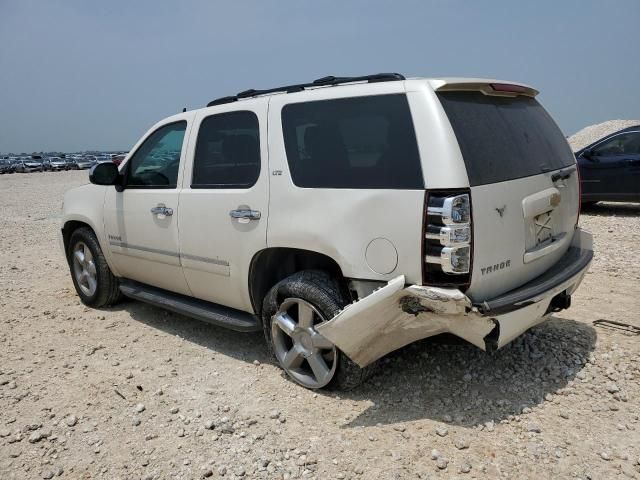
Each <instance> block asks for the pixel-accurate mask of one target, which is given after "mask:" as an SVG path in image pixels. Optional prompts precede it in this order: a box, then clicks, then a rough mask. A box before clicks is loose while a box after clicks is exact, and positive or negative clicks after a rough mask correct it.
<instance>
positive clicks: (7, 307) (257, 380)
mask: <svg viewBox="0 0 640 480" xmlns="http://www.w3.org/2000/svg"><path fill="white" fill-rule="evenodd" d="M86 179H87V173H86V172H61V173H33V174H15V175H5V176H2V177H0V245H1V248H0V292H1V294H2V295H1V296H0V478H1V479H13V478H21V479H22V478H29V479H31V478H35V479H38V478H45V479H49V478H57V476H59V477H60V478H63V479H64V478H69V479H79V478H82V479H85V478H87V479H88V478H105V479H130V478H131V479H140V478H142V479H168V478H185V479H187V478H188V479H197V478H202V477H210V478H225V479H227V478H240V477H243V478H318V479H325V478H357V479H360V478H366V479H387V478H389V479H391V478H393V479H395V478H399V479H404V478H433V479H437V478H492V479H493V478H517V479H522V478H536V479H544V478H554V479H555V478H581V479H594V480H595V479H610V478H640V397H639V394H640V345H639V340H640V336H632V335H629V334H625V333H624V332H622V331H619V330H612V329H605V328H602V327H599V326H594V325H593V324H592V322H593V321H594V320H597V319H608V320H615V321H620V322H628V323H632V324H635V325H638V326H640V314H639V313H638V312H639V310H640V246H639V245H640V206H639V205H635V206H634V205H606V206H598V207H594V208H593V209H591V211H589V212H588V213H586V214H583V215H582V217H581V222H582V224H583V225H584V226H585V227H586V228H587V229H589V230H590V231H592V232H593V233H594V236H595V241H596V249H597V257H596V260H595V261H594V264H593V266H592V268H591V272H590V273H589V274H588V275H587V277H586V280H585V282H584V284H583V286H582V287H581V289H580V290H579V291H578V293H577V294H576V295H575V296H574V299H573V302H574V303H573V307H572V308H571V309H570V310H566V311H563V312H561V313H560V314H559V315H557V316H555V317H554V318H552V319H551V320H549V321H548V322H546V323H544V324H542V325H541V326H539V327H537V328H535V329H534V330H532V331H530V332H529V333H527V334H526V335H524V336H522V337H521V338H519V339H517V340H516V341H515V342H513V343H512V344H511V345H510V346H508V347H506V348H504V349H503V350H501V351H500V352H498V353H497V354H496V355H495V356H493V357H491V356H488V355H486V354H484V353H483V352H481V351H479V350H477V349H475V348H474V347H471V346H466V345H446V344H443V343H441V342H433V341H425V342H421V343H420V344H416V345H412V346H410V347H408V348H405V349H403V350H402V351H400V352H396V353H394V354H392V355H391V356H389V357H388V358H387V359H385V360H384V361H383V365H382V368H381V369H380V373H379V374H378V375H377V376H375V377H374V378H372V379H371V380H370V381H369V382H367V383H366V384H365V385H364V386H363V387H361V388H359V389H357V390H356V391H353V392H348V393H339V394H336V393H335V392H333V393H331V392H330V393H327V392H317V393H314V392H311V391H307V390H304V389H302V388H300V387H298V386H296V385H294V384H293V383H292V382H290V381H288V380H287V379H286V378H284V377H283V375H282V374H281V372H280V370H279V369H278V368H277V367H276V366H275V365H274V364H273V363H272V361H271V359H270V358H268V357H267V355H266V349H265V347H264V346H263V339H262V337H261V335H259V334H238V333H234V332H230V331H226V330H223V329H220V328H216V327H213V326H210V325H207V324H202V323H199V322H197V321H194V320H190V319H187V318H184V317H181V316H179V315H174V314H171V313H167V312H164V311H162V310H160V309H157V308H154V307H150V306H147V305H144V304H141V303H136V302H131V301H128V302H125V303H122V304H121V305H118V306H117V308H113V309H108V310H103V311H96V310H90V309H88V308H85V307H84V306H83V305H81V304H80V302H79V300H78V297H77V296H76V295H75V292H74V290H73V286H72V283H71V279H70V277H69V274H68V270H67V266H66V263H65V261H64V259H63V256H62V253H61V251H60V249H59V245H58V241H57V236H56V234H57V230H58V222H59V215H60V204H61V200H62V194H63V192H64V191H65V190H66V189H68V188H70V187H73V186H75V185H79V184H81V183H84V182H86Z"/></svg>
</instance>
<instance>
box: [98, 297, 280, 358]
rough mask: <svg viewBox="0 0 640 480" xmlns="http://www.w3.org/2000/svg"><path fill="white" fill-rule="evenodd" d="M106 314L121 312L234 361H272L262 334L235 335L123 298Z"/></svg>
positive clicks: (210, 325)
mask: <svg viewBox="0 0 640 480" xmlns="http://www.w3.org/2000/svg"><path fill="white" fill-rule="evenodd" d="M109 310H111V311H119V310H124V311H126V312H128V313H129V315H131V318H132V319H133V320H135V321H137V322H140V323H143V324H145V325H147V326H149V327H151V328H154V329H157V330H161V331H163V332H164V333H167V334H169V335H173V336H177V337H180V338H182V339H184V340H186V341H188V342H191V343H194V344H196V345H200V346H202V347H204V348H207V349H208V350H211V351H212V352H216V353H220V354H222V355H226V356H228V357H231V358H235V359H237V360H242V361H244V362H253V361H254V360H258V361H260V362H262V363H265V362H269V361H271V359H270V356H269V355H268V352H267V349H266V346H265V342H264V335H263V334H262V332H236V331H233V330H229V329H228V328H224V327H220V326H217V325H212V324H210V323H206V322H203V321H200V320H196V319H193V318H190V317H186V316H184V315H180V314H177V313H173V312H170V311H167V310H165V309H163V308H160V307H156V306H153V305H149V304H147V303H144V302H139V301H135V300H130V299H126V298H125V299H124V300H123V301H122V302H120V303H118V304H117V305H115V306H114V307H110V308H109Z"/></svg>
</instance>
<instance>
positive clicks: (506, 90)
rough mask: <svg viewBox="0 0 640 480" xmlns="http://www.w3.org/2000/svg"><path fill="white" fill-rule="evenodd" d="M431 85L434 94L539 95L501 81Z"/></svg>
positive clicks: (462, 81) (536, 92) (445, 81)
mask: <svg viewBox="0 0 640 480" xmlns="http://www.w3.org/2000/svg"><path fill="white" fill-rule="evenodd" d="M432 85H433V89H434V90H435V91H436V92H482V93H484V94H485V95H492V96H498V97H516V96H518V95H525V96H527V97H535V96H536V95H538V93H539V92H538V90H536V89H535V88H532V87H530V86H528V85H525V84H522V83H514V82H505V81H501V80H435V81H433V82H432Z"/></svg>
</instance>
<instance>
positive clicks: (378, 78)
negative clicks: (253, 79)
mask: <svg viewBox="0 0 640 480" xmlns="http://www.w3.org/2000/svg"><path fill="white" fill-rule="evenodd" d="M404 79H405V78H404V76H403V75H400V74H399V73H376V74H373V75H363V76H360V77H334V76H333V75H329V76H327V77H322V78H317V79H316V80H314V81H313V82H311V83H299V84H295V85H285V86H282V87H276V88H268V89H265V90H255V89H253V88H252V89H249V90H245V91H243V92H240V93H238V94H236V95H231V96H227V97H221V98H217V99H215V100H212V101H210V102H209V103H207V107H213V106H214V105H223V104H225V103H232V102H237V101H238V100H240V99H243V98H251V97H257V96H259V95H267V94H269V93H277V92H284V93H294V92H301V91H303V90H304V89H305V88H313V87H325V86H331V85H341V84H343V83H354V82H367V83H377V82H392V81H397V80H404Z"/></svg>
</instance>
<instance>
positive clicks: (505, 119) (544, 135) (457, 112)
mask: <svg viewBox="0 0 640 480" xmlns="http://www.w3.org/2000/svg"><path fill="white" fill-rule="evenodd" d="M438 97H439V98H440V102H441V103H442V106H443V108H444V110H445V112H446V114H447V116H448V117H449V122H450V123H451V126H452V128H453V131H454V132H455V135H456V138H457V140H458V144H459V146H460V151H461V152H462V156H463V157H464V162H465V165H466V167H467V175H468V177H469V182H470V184H471V185H472V186H475V185H485V184H489V183H497V182H504V181H507V180H513V179H516V178H523V177H528V176H532V175H538V174H540V173H543V172H548V171H552V170H557V169H560V168H563V167H567V166H569V165H573V164H574V163H575V157H574V156H573V153H572V152H571V149H570V148H569V145H568V144H567V141H566V139H565V137H564V135H563V134H562V131H561V130H560V129H559V128H558V126H557V125H556V123H555V122H554V121H553V119H552V118H551V116H550V115H549V114H548V113H547V111H546V110H545V109H544V108H543V107H542V105H540V104H539V103H538V101H537V100H536V99H535V98H531V97H526V96H521V95H520V96H517V97H497V96H488V95H484V94H483V93H481V92H441V93H438Z"/></svg>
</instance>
